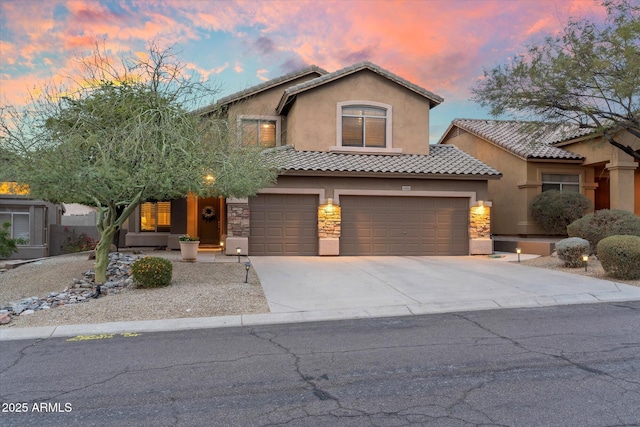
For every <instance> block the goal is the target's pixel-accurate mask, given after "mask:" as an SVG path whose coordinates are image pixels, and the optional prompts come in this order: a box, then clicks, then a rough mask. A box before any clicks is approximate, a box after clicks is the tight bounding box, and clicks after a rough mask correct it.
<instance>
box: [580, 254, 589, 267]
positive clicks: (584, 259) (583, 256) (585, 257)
mask: <svg viewBox="0 0 640 427" xmlns="http://www.w3.org/2000/svg"><path fill="white" fill-rule="evenodd" d="M587 262H589V255H586V254H585V255H582V263H583V264H584V271H587Z"/></svg>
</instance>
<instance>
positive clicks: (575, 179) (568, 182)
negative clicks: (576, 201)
mask: <svg viewBox="0 0 640 427" xmlns="http://www.w3.org/2000/svg"><path fill="white" fill-rule="evenodd" d="M549 190H558V191H575V192H576V193H579V192H580V175H567V174H556V173H543V174H542V191H549Z"/></svg>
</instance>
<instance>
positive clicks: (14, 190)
mask: <svg viewBox="0 0 640 427" xmlns="http://www.w3.org/2000/svg"><path fill="white" fill-rule="evenodd" d="M0 194H8V195H13V196H26V195H28V194H29V186H28V185H20V184H18V183H16V182H0Z"/></svg>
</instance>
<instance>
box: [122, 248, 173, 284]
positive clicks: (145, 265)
mask: <svg viewBox="0 0 640 427" xmlns="http://www.w3.org/2000/svg"><path fill="white" fill-rule="evenodd" d="M131 272H132V273H133V281H134V283H135V284H136V285H137V286H138V287H141V288H160V287H163V286H169V285H170V284H171V275H172V274H173V265H172V264H171V261H169V260H167V259H164V258H158V257H151V256H147V257H144V258H140V259H138V260H136V261H135V262H134V263H133V265H132V266H131Z"/></svg>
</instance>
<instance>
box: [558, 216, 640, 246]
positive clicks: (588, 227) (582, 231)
mask: <svg viewBox="0 0 640 427" xmlns="http://www.w3.org/2000/svg"><path fill="white" fill-rule="evenodd" d="M567 232H568V233H569V237H582V238H583V239H587V240H588V241H589V243H590V244H591V250H592V251H595V252H596V253H597V249H598V242H600V240H602V239H604V238H605V237H609V236H620V235H629V236H640V217H638V216H637V215H634V214H633V213H631V212H627V211H623V210H619V209H602V210H599V211H595V212H594V213H590V214H587V215H585V216H583V217H582V218H580V219H579V220H577V221H574V222H572V223H571V224H569V226H568V227H567Z"/></svg>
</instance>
